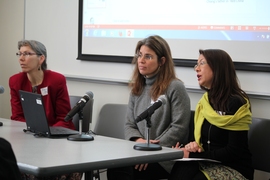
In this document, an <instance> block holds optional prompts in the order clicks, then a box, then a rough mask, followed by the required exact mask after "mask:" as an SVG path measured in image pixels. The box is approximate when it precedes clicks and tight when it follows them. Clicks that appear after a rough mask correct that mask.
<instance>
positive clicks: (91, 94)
mask: <svg viewBox="0 0 270 180" xmlns="http://www.w3.org/2000/svg"><path fill="white" fill-rule="evenodd" d="M85 94H86V95H87V96H88V97H89V99H93V97H94V94H93V93H92V92H91V91H88V92H86V93H85Z"/></svg>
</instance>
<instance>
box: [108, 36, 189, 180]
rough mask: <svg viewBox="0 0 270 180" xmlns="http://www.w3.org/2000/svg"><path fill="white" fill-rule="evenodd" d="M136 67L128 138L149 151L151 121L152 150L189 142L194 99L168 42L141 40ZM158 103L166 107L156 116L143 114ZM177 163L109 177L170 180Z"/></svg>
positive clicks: (147, 166)
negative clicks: (175, 63) (178, 70)
mask: <svg viewBox="0 0 270 180" xmlns="http://www.w3.org/2000/svg"><path fill="white" fill-rule="evenodd" d="M133 64H134V71H133V75H132V78H131V81H130V83H129V86H130V88H131V93H130V98H129V103H128V110H127V117H126V123H125V129H124V130H125V138H126V139H127V140H130V141H135V142H137V144H136V145H138V146H136V148H137V150H138V149H139V150H141V149H142V150H145V149H148V146H146V147H144V146H143V145H145V144H146V143H148V141H147V140H148V138H147V134H148V133H147V132H148V127H149V126H148V122H150V123H149V124H151V126H150V128H149V129H150V131H149V132H150V133H149V142H150V147H149V148H150V150H151V148H154V149H155V148H156V147H159V146H164V147H172V146H173V145H174V144H176V142H182V143H185V142H187V134H188V133H189V128H188V126H189V119H190V99H189V96H188V94H187V92H186V89H185V86H184V84H183V82H182V81H181V80H179V79H178V78H177V77H176V74H175V69H174V63H173V59H172V55H171V50H170V47H169V45H168V43H167V42H166V41H165V40H164V39H163V38H162V37H160V36H157V35H155V36H149V37H147V38H145V39H143V40H141V41H139V42H138V43H137V46H136V49H135V56H134V58H133ZM157 101H161V102H162V105H161V106H160V107H158V108H157V109H156V110H155V111H154V113H153V114H152V113H151V112H149V114H144V115H143V114H142V112H144V111H145V110H146V109H147V108H148V107H150V106H151V105H152V104H153V103H155V102H157ZM140 115H141V116H140ZM139 116H140V118H138V117H139ZM141 145H142V146H141ZM151 145H152V146H151ZM155 145H156V146H155ZM173 164H174V162H173V161H169V162H160V163H149V164H148V163H145V164H138V165H135V166H132V167H123V168H116V169H109V170H108V172H107V178H108V180H112V179H117V180H119V179H121V180H127V179H146V180H149V179H163V178H165V179H166V178H168V176H169V173H170V171H171V168H172V166H173Z"/></svg>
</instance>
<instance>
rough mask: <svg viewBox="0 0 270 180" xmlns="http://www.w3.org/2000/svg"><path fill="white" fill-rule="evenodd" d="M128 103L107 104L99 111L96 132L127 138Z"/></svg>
mask: <svg viewBox="0 0 270 180" xmlns="http://www.w3.org/2000/svg"><path fill="white" fill-rule="evenodd" d="M127 107H128V105H127V104H105V105H104V106H103V107H102V108H101V110H100V113H99V117H98V120H97V123H96V125H95V130H94V132H95V133H96V134H97V135H102V136H108V137H113V138H119V139H125V133H124V124H125V120H126V114H127Z"/></svg>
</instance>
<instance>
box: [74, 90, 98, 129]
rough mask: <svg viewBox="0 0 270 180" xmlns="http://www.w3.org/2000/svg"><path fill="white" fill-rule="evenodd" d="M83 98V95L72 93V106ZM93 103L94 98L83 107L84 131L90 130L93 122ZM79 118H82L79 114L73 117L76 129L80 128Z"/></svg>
mask: <svg viewBox="0 0 270 180" xmlns="http://www.w3.org/2000/svg"><path fill="white" fill-rule="evenodd" d="M81 98H82V97H81V96H75V95H70V96H69V100H70V106H71V108H73V107H74V106H75V105H76V103H77V102H78V101H79V100H80V99H81ZM93 103H94V99H90V100H89V101H88V102H87V103H86V104H85V106H84V108H83V120H82V132H88V131H89V129H90V123H92V112H93ZM79 120H80V118H79V115H78V114H76V115H75V116H73V118H72V122H73V124H74V126H75V128H76V130H79Z"/></svg>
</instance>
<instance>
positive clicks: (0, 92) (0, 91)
mask: <svg viewBox="0 0 270 180" xmlns="http://www.w3.org/2000/svg"><path fill="white" fill-rule="evenodd" d="M4 92H5V89H4V87H3V86H1V85H0V94H2V93H4Z"/></svg>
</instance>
